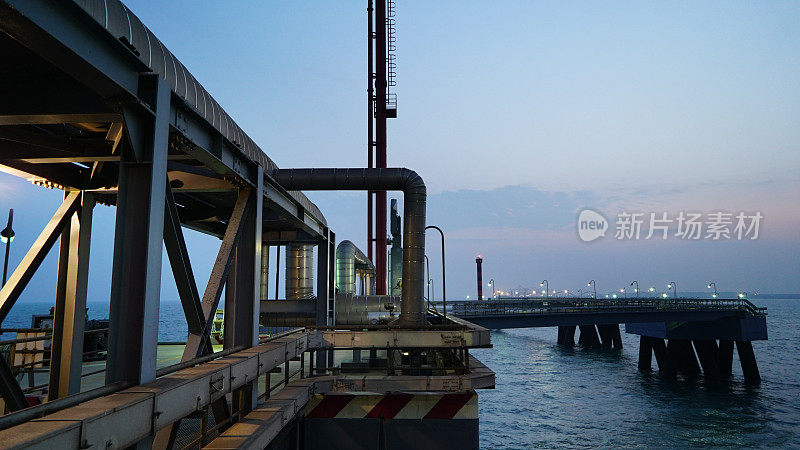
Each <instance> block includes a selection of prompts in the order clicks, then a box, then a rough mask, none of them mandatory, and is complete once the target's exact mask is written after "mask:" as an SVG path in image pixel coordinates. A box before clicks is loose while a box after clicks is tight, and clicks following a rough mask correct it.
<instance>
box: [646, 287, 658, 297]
mask: <svg viewBox="0 0 800 450" xmlns="http://www.w3.org/2000/svg"><path fill="white" fill-rule="evenodd" d="M648 291H649V292H650V293H652V294H653V295H654V296H656V297H658V294H657V293H656V288H655V286H650V289H648Z"/></svg>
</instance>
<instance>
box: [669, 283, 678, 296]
mask: <svg viewBox="0 0 800 450" xmlns="http://www.w3.org/2000/svg"><path fill="white" fill-rule="evenodd" d="M667 289H672V295H673V296H674V297H675V298H678V284H677V283H675V282H674V281H670V282H669V283H667Z"/></svg>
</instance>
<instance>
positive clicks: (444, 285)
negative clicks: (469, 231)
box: [425, 225, 447, 318]
mask: <svg viewBox="0 0 800 450" xmlns="http://www.w3.org/2000/svg"><path fill="white" fill-rule="evenodd" d="M429 228H433V229H434V230H436V231H438V232H439V234H440V235H441V237H442V316H444V317H445V318H446V317H447V277H446V276H445V275H446V272H445V265H444V261H445V259H444V231H442V229H441V228H439V227H437V226H436V225H428V226H426V227H425V230H427V229H429Z"/></svg>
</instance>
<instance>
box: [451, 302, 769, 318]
mask: <svg viewBox="0 0 800 450" xmlns="http://www.w3.org/2000/svg"><path fill="white" fill-rule="evenodd" d="M448 303H449V304H450V305H452V306H451V308H452V309H451V314H452V315H454V316H457V317H485V316H507V315H527V314H537V315H547V314H569V313H575V314H586V313H592V312H596V313H603V312H664V311H671V312H675V311H684V312H691V311H742V312H744V313H745V314H747V315H749V316H753V317H765V316H766V315H767V308H761V307H758V306H756V305H754V304H753V303H751V302H750V301H749V300H747V299H718V298H715V299H697V298H633V299H632V298H628V299H603V300H601V299H591V298H590V299H587V298H551V299H539V298H503V299H499V300H487V301H452V300H451V301H448Z"/></svg>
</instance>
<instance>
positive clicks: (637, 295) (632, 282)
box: [631, 280, 639, 298]
mask: <svg viewBox="0 0 800 450" xmlns="http://www.w3.org/2000/svg"><path fill="white" fill-rule="evenodd" d="M634 284H635V285H636V287H635V288H633V292H635V293H636V298H639V282H638V281H636V280H633V281H631V286H633V285H634Z"/></svg>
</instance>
